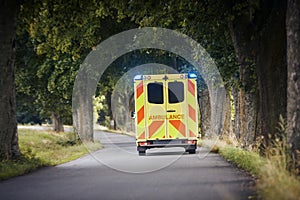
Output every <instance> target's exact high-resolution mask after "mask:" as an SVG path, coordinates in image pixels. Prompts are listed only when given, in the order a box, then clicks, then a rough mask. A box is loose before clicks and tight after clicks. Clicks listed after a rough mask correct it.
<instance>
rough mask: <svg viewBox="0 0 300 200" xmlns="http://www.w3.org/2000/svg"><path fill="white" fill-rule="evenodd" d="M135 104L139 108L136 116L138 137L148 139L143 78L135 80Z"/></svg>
mask: <svg viewBox="0 0 300 200" xmlns="http://www.w3.org/2000/svg"><path fill="white" fill-rule="evenodd" d="M135 85H136V86H135V87H136V90H135V95H136V96H135V98H136V99H135V104H136V110H137V117H136V125H137V126H136V133H137V135H136V138H137V139H138V140H139V139H141V140H144V139H146V132H145V106H144V98H145V93H144V82H143V80H136V81H135Z"/></svg>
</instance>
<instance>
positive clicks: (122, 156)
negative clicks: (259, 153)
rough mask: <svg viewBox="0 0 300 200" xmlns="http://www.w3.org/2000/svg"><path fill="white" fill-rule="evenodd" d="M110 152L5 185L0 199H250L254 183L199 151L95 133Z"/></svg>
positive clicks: (226, 164)
mask: <svg viewBox="0 0 300 200" xmlns="http://www.w3.org/2000/svg"><path fill="white" fill-rule="evenodd" d="M95 136H96V138H97V139H100V140H101V142H102V143H103V144H104V146H105V148H104V149H102V150H100V151H97V152H95V153H92V154H90V155H87V156H84V157H82V158H80V159H77V160H75V161H72V162H69V163H65V164H62V165H59V166H55V167H47V168H43V169H40V170H37V171H35V172H33V173H30V174H27V175H24V176H20V177H16V178H12V179H9V180H5V181H1V182H0V199H1V200H9V199H13V200H16V199H23V200H24V199H25V200H27V199H32V200H34V199H39V200H40V199H41V200H42V199H44V200H48V199H49V200H54V199H72V200H77V199H80V200H82V199H97V200H99V199H100V200H102V199H104V200H105V199H143V200H144V199H145V200H146V199H172V200H176V199H181V200H182V199H248V197H249V196H255V191H254V187H253V182H254V181H253V179H252V178H251V177H249V176H247V175H246V174H245V173H243V172H242V171H240V170H238V169H237V168H235V167H233V166H232V165H231V164H229V163H228V162H226V161H225V160H224V159H223V158H221V157H220V156H219V155H217V154H211V153H208V152H207V151H206V150H204V149H202V148H199V149H198V150H197V153H196V154H194V155H189V154H186V153H184V149H183V148H182V149H181V148H168V149H153V150H148V151H147V154H146V156H138V154H137V152H136V147H135V143H134V139H133V138H132V137H129V136H125V135H118V134H112V133H105V132H100V131H96V133H95Z"/></svg>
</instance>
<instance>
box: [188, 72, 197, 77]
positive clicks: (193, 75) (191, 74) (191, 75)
mask: <svg viewBox="0 0 300 200" xmlns="http://www.w3.org/2000/svg"><path fill="white" fill-rule="evenodd" d="M188 77H189V78H197V75H196V74H195V73H189V74H188Z"/></svg>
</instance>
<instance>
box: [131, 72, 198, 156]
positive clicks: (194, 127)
mask: <svg viewBox="0 0 300 200" xmlns="http://www.w3.org/2000/svg"><path fill="white" fill-rule="evenodd" d="M196 80H197V75H196V74H193V73H190V74H158V75H136V76H135V77H134V91H135V92H134V98H135V114H134V118H135V123H136V144H137V151H138V152H139V155H144V154H145V153H146V150H147V149H150V148H162V147H183V148H185V151H186V152H188V153H190V154H194V153H195V152H196V148H197V141H198V113H197V112H198V109H197V106H198V103H197V82H196Z"/></svg>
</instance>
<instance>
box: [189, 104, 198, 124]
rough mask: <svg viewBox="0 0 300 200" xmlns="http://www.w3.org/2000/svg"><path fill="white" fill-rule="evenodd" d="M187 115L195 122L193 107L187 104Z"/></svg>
mask: <svg viewBox="0 0 300 200" xmlns="http://www.w3.org/2000/svg"><path fill="white" fill-rule="evenodd" d="M189 117H190V118H191V119H192V120H193V121H194V122H196V111H195V109H194V108H193V107H192V106H191V105H190V104H189Z"/></svg>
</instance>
